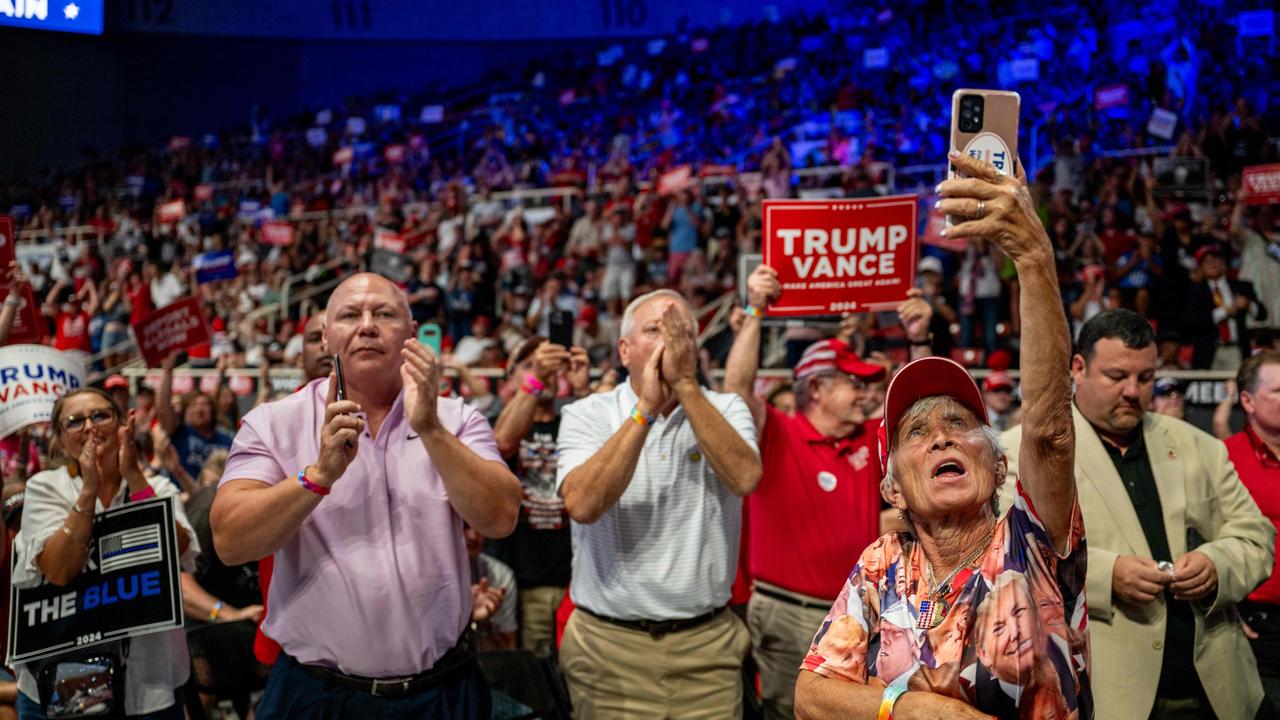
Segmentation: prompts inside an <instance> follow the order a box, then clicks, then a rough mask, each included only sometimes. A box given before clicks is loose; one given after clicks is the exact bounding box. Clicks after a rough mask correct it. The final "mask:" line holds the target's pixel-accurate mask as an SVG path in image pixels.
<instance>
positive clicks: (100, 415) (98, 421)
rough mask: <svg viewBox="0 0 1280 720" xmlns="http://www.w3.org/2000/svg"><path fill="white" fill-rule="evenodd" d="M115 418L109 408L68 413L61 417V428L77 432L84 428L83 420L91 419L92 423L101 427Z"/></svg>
mask: <svg viewBox="0 0 1280 720" xmlns="http://www.w3.org/2000/svg"><path fill="white" fill-rule="evenodd" d="M115 419H116V414H115V413H114V412H112V411H110V410H94V411H93V412H91V413H89V414H88V415H68V416H66V417H65V418H63V419H62V430H63V431H64V432H79V431H81V430H83V429H84V421H85V420H91V421H92V422H93V424H94V425H97V426H99V427H101V426H103V425H106V424H107V423H109V422H111V421H113V420H115Z"/></svg>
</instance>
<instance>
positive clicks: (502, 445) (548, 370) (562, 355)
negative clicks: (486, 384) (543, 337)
mask: <svg viewBox="0 0 1280 720" xmlns="http://www.w3.org/2000/svg"><path fill="white" fill-rule="evenodd" d="M569 357H570V356H569V351H567V350H565V349H564V348H563V347H561V346H559V345H555V344H552V343H549V342H544V343H542V344H541V345H539V346H538V348H537V349H536V350H534V351H533V372H532V373H531V374H532V375H533V377H534V378H535V379H536V380H537V381H538V382H540V383H542V385H543V387H547V388H550V387H553V386H554V383H555V382H556V375H557V374H558V373H559V372H560V368H561V367H563V365H564V363H566V362H568V361H569ZM513 380H515V381H517V382H519V383H520V389H519V390H518V391H517V392H516V394H515V395H513V396H512V398H511V401H510V402H509V403H507V406H506V407H504V408H502V414H501V415H499V416H498V421H497V422H495V423H494V424H493V438H494V440H496V441H497V442H498V452H500V453H502V457H505V458H509V457H511V456H512V455H515V454H516V451H517V450H519V449H520V440H521V439H523V438H524V436H525V435H528V434H529V430H530V429H531V428H532V427H533V417H534V415H535V414H536V413H537V411H538V394H539V393H538V392H537V391H536V390H534V388H533V387H532V386H531V385H530V384H529V383H527V382H525V378H523V377H516V378H513Z"/></svg>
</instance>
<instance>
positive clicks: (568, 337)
mask: <svg viewBox="0 0 1280 720" xmlns="http://www.w3.org/2000/svg"><path fill="white" fill-rule="evenodd" d="M550 326H551V329H550V332H549V333H547V335H548V337H547V339H548V340H550V341H551V342H552V344H555V345H559V346H560V347H563V348H565V349H566V350H567V349H569V348H571V347H573V313H572V312H570V311H568V310H552V311H551V319H550Z"/></svg>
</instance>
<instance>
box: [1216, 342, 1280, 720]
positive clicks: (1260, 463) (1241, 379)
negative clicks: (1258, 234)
mask: <svg viewBox="0 0 1280 720" xmlns="http://www.w3.org/2000/svg"><path fill="white" fill-rule="evenodd" d="M1236 387H1238V388H1239V389H1240V405H1241V406H1242V407H1243V408H1244V414H1245V418H1246V419H1247V420H1248V422H1247V423H1246V424H1245V426H1244V430H1241V431H1240V432H1238V433H1236V434H1235V435H1232V436H1231V437H1229V438H1227V439H1226V440H1225V441H1224V442H1226V444H1227V457H1229V458H1230V459H1231V462H1232V464H1233V465H1235V466H1236V474H1238V475H1239V476H1240V482H1242V483H1244V486H1245V487H1246V488H1248V490H1249V494H1250V495H1252V496H1253V501H1254V502H1256V503H1257V504H1258V509H1259V510H1261V511H1262V514H1263V515H1266V516H1267V518H1269V519H1270V520H1271V522H1272V523H1274V524H1275V525H1276V528H1277V529H1280V351H1276V350H1269V351H1267V352H1261V353H1258V354H1257V355H1254V356H1252V357H1250V358H1248V359H1247V360H1245V361H1244V362H1243V363H1241V364H1240V370H1239V371H1238V372H1237V373H1236ZM1240 614H1241V615H1242V616H1243V617H1244V622H1245V635H1247V636H1248V637H1249V644H1250V645H1252V646H1253V654H1254V657H1256V658H1257V660H1258V675H1259V676H1260V677H1261V678H1262V687H1263V689H1264V690H1266V693H1267V698H1269V699H1270V700H1271V703H1272V704H1273V705H1276V706H1277V707H1280V571H1277V570H1275V569H1273V570H1272V571H1271V577H1270V578H1268V579H1267V580H1266V582H1264V583H1262V584H1261V585H1259V586H1258V587H1257V588H1256V589H1255V590H1254V591H1253V592H1252V593H1250V594H1249V597H1248V599H1247V600H1245V602H1243V603H1241V604H1240Z"/></svg>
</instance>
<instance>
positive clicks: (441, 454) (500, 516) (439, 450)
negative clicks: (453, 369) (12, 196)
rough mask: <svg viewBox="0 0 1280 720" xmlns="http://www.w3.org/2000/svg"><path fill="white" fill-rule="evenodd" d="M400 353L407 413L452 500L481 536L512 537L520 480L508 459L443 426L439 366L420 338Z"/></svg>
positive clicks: (412, 341) (517, 515) (454, 505)
mask: <svg viewBox="0 0 1280 720" xmlns="http://www.w3.org/2000/svg"><path fill="white" fill-rule="evenodd" d="M400 355H401V357H402V358H403V359H404V364H403V365H401V366H400V376H401V379H402V380H403V381H404V413H405V416H406V417H408V418H409V426H410V427H412V428H413V431H414V432H416V433H418V435H419V436H420V437H421V439H422V445H423V447H424V448H425V449H426V451H427V456H428V457H430V458H431V463H432V464H433V465H435V467H436V471H437V472H438V473H440V480H441V482H442V483H443V484H444V489H445V492H446V493H447V494H448V496H449V504H450V505H452V506H453V509H454V510H455V511H457V513H458V514H459V515H461V516H462V519H463V520H466V521H467V523H469V524H470V525H471V527H473V528H475V529H476V532H478V533H480V534H481V535H484V536H485V537H489V538H502V537H506V536H507V535H510V534H511V531H512V530H514V529H515V527H516V520H517V519H518V517H519V512H520V498H521V490H520V481H519V480H516V476H515V475H512V474H511V471H510V470H509V469H508V468H507V466H506V464H505V463H502V462H500V461H497V460H492V459H489V458H485V457H482V456H481V455H480V454H479V453H477V452H476V451H475V450H474V449H472V448H471V447H470V446H469V445H467V443H465V442H463V440H462V439H460V438H459V437H458V436H457V435H455V434H454V433H453V432H450V431H449V429H448V428H445V427H444V426H443V425H441V423H440V418H439V416H438V415H437V413H436V405H437V403H438V401H439V398H440V393H439V387H440V366H439V364H438V360H437V359H436V357H435V355H434V354H432V353H431V351H430V350H428V349H427V348H426V346H424V345H423V344H422V343H419V342H417V341H416V340H406V341H405V343H404V346H403V348H402V349H401V351H400ZM482 422H483V421H482ZM485 430H486V432H487V431H488V424H487V423H486V424H485ZM464 431H465V428H464Z"/></svg>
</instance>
